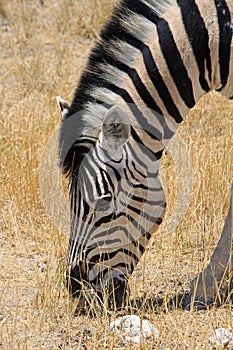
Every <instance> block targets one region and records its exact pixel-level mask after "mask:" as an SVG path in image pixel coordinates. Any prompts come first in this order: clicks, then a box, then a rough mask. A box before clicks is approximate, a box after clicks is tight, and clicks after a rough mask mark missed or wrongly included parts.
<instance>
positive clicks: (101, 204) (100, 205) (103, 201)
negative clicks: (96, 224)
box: [95, 194, 112, 211]
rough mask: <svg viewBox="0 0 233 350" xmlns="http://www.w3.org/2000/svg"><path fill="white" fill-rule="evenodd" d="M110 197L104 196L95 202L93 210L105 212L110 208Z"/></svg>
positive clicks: (108, 195)
mask: <svg viewBox="0 0 233 350" xmlns="http://www.w3.org/2000/svg"><path fill="white" fill-rule="evenodd" d="M111 199H112V196H111V195H110V194H106V195H104V196H102V197H101V198H99V199H97V200H96V203H95V209H96V210H98V211H106V210H108V209H109V208H110V204H111Z"/></svg>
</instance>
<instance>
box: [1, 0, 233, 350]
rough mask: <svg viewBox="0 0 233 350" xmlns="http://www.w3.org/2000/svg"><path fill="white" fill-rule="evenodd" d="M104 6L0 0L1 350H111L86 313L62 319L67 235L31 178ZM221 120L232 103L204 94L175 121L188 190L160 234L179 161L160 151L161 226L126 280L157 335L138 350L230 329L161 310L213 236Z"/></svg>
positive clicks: (91, 1) (229, 173) (221, 175)
mask: <svg viewBox="0 0 233 350" xmlns="http://www.w3.org/2000/svg"><path fill="white" fill-rule="evenodd" d="M113 3H114V1H111V0H88V1H87V0H79V1H78V0H76V1H74V0H57V1H56V0H51V1H46V0H44V1H43V2H42V1H38V0H14V1H7V0H0V42H1V53H0V79H1V85H0V92H1V106H2V107H1V120H0V125H1V127H0V154H1V177H0V185H1V186H0V210H1V219H0V348H1V349H4V350H5V349H115V348H123V344H122V341H121V339H120V338H119V337H118V338H117V337H115V338H114V336H112V335H109V333H108V324H109V317H107V315H106V314H103V313H100V312H99V311H98V310H96V312H95V316H94V317H89V316H88V315H87V316H74V309H75V306H74V305H73V304H72V302H71V301H70V299H69V296H68V293H67V291H66V288H65V284H64V266H65V255H66V249H67V240H68V236H67V235H65V234H63V233H62V232H60V230H57V229H56V227H54V226H53V222H52V221H51V219H50V216H49V215H48V213H47V210H45V209H44V207H43V205H42V204H41V201H40V192H41V187H43V186H44V185H43V181H44V182H45V183H46V180H43V176H42V179H41V181H39V176H40V174H41V173H42V175H43V174H44V173H43V171H44V168H43V164H44V163H43V161H44V159H46V154H45V155H44V151H45V149H46V144H47V142H48V140H49V139H50V137H51V135H52V134H53V132H54V130H55V129H56V128H57V127H58V125H59V123H60V114H59V112H58V109H57V106H56V103H55V96H56V95H58V94H59V95H61V96H63V97H65V98H66V99H67V100H68V101H69V100H70V99H71V97H72V93H73V90H74V88H75V85H76V82H77V80H78V76H79V74H80V71H81V69H82V67H83V66H84V64H85V60H86V57H87V54H88V50H89V49H90V46H91V45H92V43H93V40H94V39H95V38H96V36H97V33H98V30H99V28H100V27H101V25H102V24H103V22H104V21H105V19H106V17H107V15H108V13H109V11H110V8H111V6H112V4H113ZM232 113H233V103H232V102H228V101H226V100H225V99H224V98H222V97H221V96H219V95H218V94H216V93H213V94H210V95H209V96H207V97H206V98H204V99H202V100H201V101H200V103H199V104H198V105H197V106H196V108H195V109H193V110H192V111H191V112H190V113H189V115H188V119H187V122H186V123H184V125H182V127H181V129H180V135H181V139H182V140H183V142H185V144H186V145H187V146H186V149H187V150H188V151H189V154H190V157H191V164H192V174H191V179H192V189H191V193H190V197H189V207H188V210H187V213H186V216H185V218H184V219H183V221H182V222H180V223H179V225H178V226H177V227H175V226H174V225H173V226H172V225H169V227H170V230H169V231H168V230H167V228H166V227H168V226H167V223H168V220H169V218H171V217H172V218H171V220H170V222H174V220H175V218H174V217H173V216H172V212H173V210H172V208H173V206H174V205H175V202H176V200H177V198H178V197H177V196H176V192H177V189H178V192H180V190H179V173H180V171H181V170H180V169H179V162H178V163H177V161H176V162H175V163H176V164H174V162H173V158H172V155H173V153H174V150H173V148H172V147H170V150H169V151H168V152H167V155H165V156H164V158H163V163H162V168H163V177H164V178H165V181H166V191H167V196H168V203H169V205H168V213H167V220H166V221H165V222H164V224H163V227H162V228H161V230H160V231H159V232H158V233H157V234H156V235H155V237H154V239H153V241H152V243H151V245H150V247H149V248H148V250H147V252H146V254H145V256H144V258H143V259H142V261H141V264H140V266H138V269H137V272H136V274H134V276H133V278H132V281H131V288H132V290H133V297H135V298H136V297H140V298H141V301H142V305H141V307H140V308H138V310H134V312H137V313H138V314H142V315H144V316H145V317H148V318H149V319H150V320H151V321H153V322H155V324H156V325H157V327H158V329H159V331H160V337H159V342H158V344H156V345H155V344H147V345H145V346H141V349H142V348H143V349H151V348H156V349H179V350H180V349H210V348H211V347H210V345H208V337H209V336H210V335H211V332H212V330H213V329H214V328H216V327H220V326H221V327H226V328H228V329H232V328H233V323H232V311H231V305H230V303H229V302H226V303H225V304H224V305H223V306H221V307H220V308H218V309H217V308H216V309H215V308H213V309H211V310H208V311H206V312H197V313H194V312H187V311H183V310H181V309H179V308H178V309H174V310H169V309H168V308H167V306H166V301H168V300H169V299H170V298H171V297H174V296H176V295H177V296H178V295H179V293H181V292H182V291H185V290H187V289H188V285H189V280H190V279H191V278H192V277H193V276H194V275H196V274H197V273H198V271H200V269H202V267H203V266H204V265H205V264H206V262H207V261H208V258H209V256H210V254H211V252H212V250H213V248H214V245H215V244H216V241H217V239H218V237H219V234H220V232H221V229H222V226H223V222H224V219H225V216H226V212H227V207H228V204H229V186H230V182H231V179H232V178H233V168H232V164H233V161H232V153H233V152H232V151H233V140H232V133H233V118H232ZM51 158H52V156H51ZM53 161H54V159H53ZM41 162H42V163H41ZM41 164H42V166H41ZM50 176H51V174H50ZM186 180H187V179H186ZM45 187H46V186H45ZM46 188H47V187H46ZM56 203H57V204H58V205H57V208H59V201H57V202H56ZM57 208H54V210H56V209H57ZM64 226H65V225H64ZM64 230H65V229H64V228H63V231H64ZM158 298H162V299H163V305H162V306H161V307H159V308H158V306H157V305H154V304H153V301H155V300H156V299H158ZM150 301H152V302H150ZM158 311H159V312H158ZM114 317H115V315H114V314H112V315H111V317H110V319H112V318H114ZM130 348H133V346H131V347H130ZM134 348H135V349H136V348H139V347H137V346H134Z"/></svg>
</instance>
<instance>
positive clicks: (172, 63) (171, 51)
mask: <svg viewBox="0 0 233 350" xmlns="http://www.w3.org/2000/svg"><path fill="white" fill-rule="evenodd" d="M128 7H129V8H130V9H131V10H132V11H135V12H136V13H138V14H140V15H142V16H144V17H146V18H147V19H148V20H149V21H150V22H152V23H154V24H155V25H156V26H157V30H158V35H159V43H160V47H161V50H162V52H163V55H164V58H165V60H166V63H167V65H168V68H169V71H170V73H171V75H172V78H173V79H174V82H175V84H176V86H177V89H178V91H179V93H180V95H181V97H182V98H183V100H184V102H185V103H186V105H187V106H188V107H189V108H192V107H193V106H194V105H195V99H194V96H193V88H192V82H191V80H190V78H189V76H188V73H187V70H186V67H185V66H184V64H183V61H182V58H181V55H180V52H179V50H178V48H177V46H176V43H175V41H174V38H173V35H172V32H171V30H170V28H169V25H168V23H167V22H166V21H165V20H164V19H162V18H160V17H159V16H158V15H157V14H156V13H155V12H154V11H153V10H152V9H151V8H149V7H148V6H146V5H145V4H143V3H141V4H139V5H138V6H137V9H136V10H135V7H134V4H133V3H131V4H130V3H128ZM152 61H153V58H152ZM164 101H165V102H166V99H165V100H164Z"/></svg>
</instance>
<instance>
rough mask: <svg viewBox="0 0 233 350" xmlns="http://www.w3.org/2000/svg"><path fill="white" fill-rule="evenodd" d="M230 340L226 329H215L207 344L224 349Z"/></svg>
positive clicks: (230, 334) (229, 334)
mask: <svg viewBox="0 0 233 350" xmlns="http://www.w3.org/2000/svg"><path fill="white" fill-rule="evenodd" d="M231 340H232V333H231V332H229V331H228V330H227V329H226V328H218V329H215V331H214V334H213V337H211V338H209V342H210V343H211V344H213V345H217V346H219V347H221V348H222V349H224V348H226V347H227V345H228V344H229V343H230V341H231Z"/></svg>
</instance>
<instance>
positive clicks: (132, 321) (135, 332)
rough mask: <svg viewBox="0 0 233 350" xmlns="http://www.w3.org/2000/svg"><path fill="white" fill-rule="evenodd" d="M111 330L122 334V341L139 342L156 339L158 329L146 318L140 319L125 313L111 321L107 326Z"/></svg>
mask: <svg viewBox="0 0 233 350" xmlns="http://www.w3.org/2000/svg"><path fill="white" fill-rule="evenodd" d="M109 329H110V331H111V332H114V333H115V334H119V335H120V334H121V335H122V336H124V338H123V340H124V343H125V344H127V343H134V344H140V343H142V342H145V341H156V340H157V339H158V336H159V331H158V329H157V328H156V327H155V325H153V324H152V323H151V322H149V321H148V320H141V319H140V318H139V317H138V316H136V315H126V316H122V317H120V318H118V319H117V320H116V321H112V322H111V323H110V327H109Z"/></svg>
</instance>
